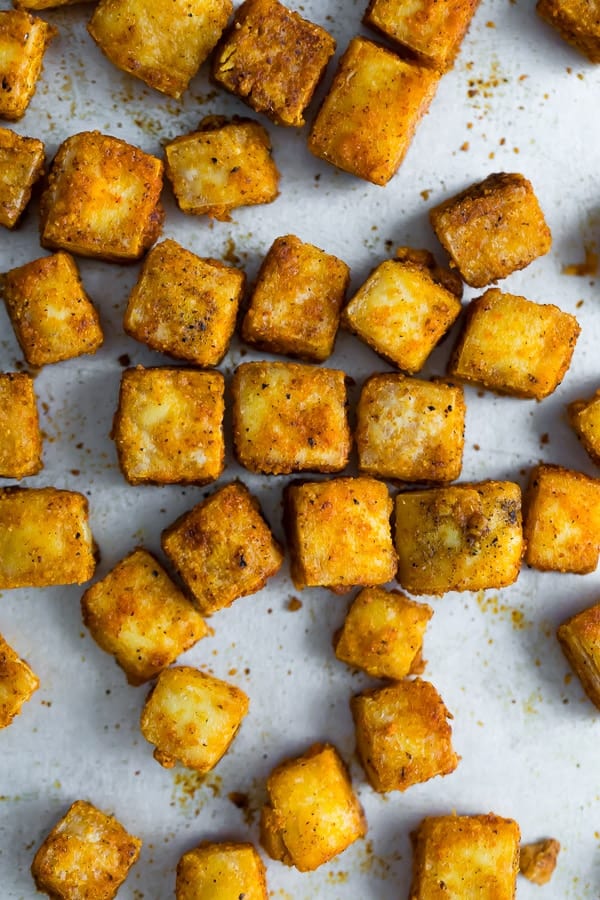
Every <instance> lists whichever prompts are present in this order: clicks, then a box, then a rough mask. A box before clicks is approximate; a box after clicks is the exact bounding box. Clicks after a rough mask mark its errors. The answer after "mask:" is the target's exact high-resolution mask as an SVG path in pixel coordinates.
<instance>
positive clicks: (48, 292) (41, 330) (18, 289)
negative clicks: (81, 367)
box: [2, 252, 104, 366]
mask: <svg viewBox="0 0 600 900" xmlns="http://www.w3.org/2000/svg"><path fill="white" fill-rule="evenodd" d="M2 288H3V294H4V300H5V302H6V308H7V310H8V314H9V316H10V320H11V322H12V326H13V328H14V330H15V334H16V336H17V340H18V341H19V344H20V345H21V349H22V351H23V355H24V356H25V359H26V360H27V362H28V363H29V365H30V366H45V365H48V364H49V363H57V362H61V361H62V360H65V359H74V358H75V357H77V356H82V355H83V354H84V353H95V352H96V350H98V348H99V347H100V346H101V345H102V342H103V340H104V335H103V334H102V328H101V326H100V320H99V318H98V313H97V312H96V310H95V308H94V305H93V303H92V301H91V300H90V298H89V297H88V295H87V294H86V292H85V288H84V287H83V284H82V282H81V278H80V276H79V271H78V269H77V265H76V263H75V260H74V259H73V257H72V256H71V255H70V254H69V253H62V252H60V253H54V254H52V255H51V256H44V257H42V258H41V259H34V260H32V261H31V262H28V263H25V265H24V266H20V267H19V268H17V269H11V271H10V272H7V273H6V274H5V275H4V278H3V284H2Z"/></svg>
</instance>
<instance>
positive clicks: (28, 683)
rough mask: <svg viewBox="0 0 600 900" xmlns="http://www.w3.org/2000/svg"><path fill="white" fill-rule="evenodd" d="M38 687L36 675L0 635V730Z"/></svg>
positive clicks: (17, 712) (10, 720)
mask: <svg viewBox="0 0 600 900" xmlns="http://www.w3.org/2000/svg"><path fill="white" fill-rule="evenodd" d="M39 686H40V682H39V678H38V677H37V675H35V674H34V673H33V672H32V671H31V669H30V668H29V666H28V665H27V663H26V662H25V660H24V659H21V658H20V656H18V655H17V654H16V653H15V651H14V650H13V648H12V647H11V646H10V645H9V644H7V643H6V641H5V640H4V638H3V637H2V635H1V634H0V728H6V726H7V725H10V723H11V722H12V720H13V719H14V717H15V716H18V715H19V713H20V712H21V707H22V706H23V704H24V703H26V702H27V701H28V700H29V699H30V697H31V695H32V694H33V693H34V692H35V691H37V689H38V688H39Z"/></svg>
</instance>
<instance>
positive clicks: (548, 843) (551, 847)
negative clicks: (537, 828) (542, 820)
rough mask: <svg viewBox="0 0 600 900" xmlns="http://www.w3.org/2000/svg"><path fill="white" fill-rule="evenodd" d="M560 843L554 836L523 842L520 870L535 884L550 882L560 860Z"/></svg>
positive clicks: (520, 854)
mask: <svg viewBox="0 0 600 900" xmlns="http://www.w3.org/2000/svg"><path fill="white" fill-rule="evenodd" d="M559 853H560V843H559V842H558V841H557V840H555V839H554V838H548V839H546V840H543V841H536V842H535V843H534V844H522V845H521V851H520V853H519V870H520V872H521V875H524V876H525V878H527V879H528V880H529V881H531V882H533V884H548V882H549V881H550V879H551V878H552V875H553V874H554V870H555V868H556V863H557V861H558V854H559Z"/></svg>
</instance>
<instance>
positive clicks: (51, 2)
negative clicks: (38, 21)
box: [13, 0, 82, 10]
mask: <svg viewBox="0 0 600 900" xmlns="http://www.w3.org/2000/svg"><path fill="white" fill-rule="evenodd" d="M81 2H82V0H13V6H16V7H17V8H18V9H36V10H38V9H54V8H55V7H58V6H72V5H73V4H74V3H81Z"/></svg>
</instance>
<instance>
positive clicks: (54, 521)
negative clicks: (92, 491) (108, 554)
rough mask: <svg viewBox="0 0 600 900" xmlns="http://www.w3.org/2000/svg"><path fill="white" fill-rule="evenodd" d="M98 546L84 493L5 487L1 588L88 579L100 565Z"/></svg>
mask: <svg viewBox="0 0 600 900" xmlns="http://www.w3.org/2000/svg"><path fill="white" fill-rule="evenodd" d="M94 550H95V547H94V541H93V539H92V533H91V531H90V526H89V523H88V503H87V500H86V498H85V497H84V496H83V494H77V493H75V492H74V491H59V490H57V489H56V488H52V487H48V488H2V489H0V590H5V589H8V588H19V587H50V586H52V585H58V584H83V582H84V581H89V579H90V578H91V577H92V575H93V574H94V569H95V568H96V560H95V558H94Z"/></svg>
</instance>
